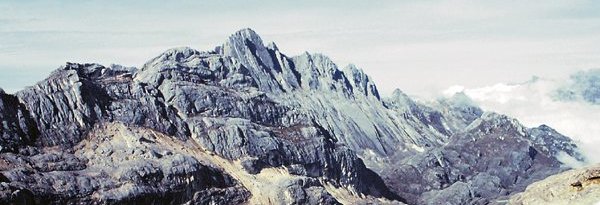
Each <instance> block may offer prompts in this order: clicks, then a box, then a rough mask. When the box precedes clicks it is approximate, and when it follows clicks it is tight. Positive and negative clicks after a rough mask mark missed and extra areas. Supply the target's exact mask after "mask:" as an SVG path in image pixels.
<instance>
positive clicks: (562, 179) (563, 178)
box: [509, 165, 600, 205]
mask: <svg viewBox="0 0 600 205" xmlns="http://www.w3.org/2000/svg"><path fill="white" fill-rule="evenodd" d="M509 203H510V204H518V205H521V204H523V205H525V204H582V205H584V204H589V205H594V204H598V203H600V165H594V166H590V167H586V168H580V169H575V170H570V171H566V172H564V173H560V174H557V175H554V176H550V177H548V178H546V179H544V180H542V181H539V182H535V183H533V184H531V185H529V186H528V187H527V189H526V190H525V191H524V192H523V193H519V194H516V195H514V196H513V197H511V198H510V201H509Z"/></svg>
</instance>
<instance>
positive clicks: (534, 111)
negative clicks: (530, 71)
mask: <svg viewBox="0 0 600 205" xmlns="http://www.w3.org/2000/svg"><path fill="white" fill-rule="evenodd" d="M569 83H571V81H570V80H569V79H568V78H566V77H565V78H564V79H543V78H533V79H532V80H530V81H527V82H525V83H519V84H508V83H498V84H495V85H490V86H484V87H478V88H477V87H475V88H465V87H464V86H452V87H450V88H448V89H447V90H445V91H444V92H443V93H444V95H446V96H448V95H452V94H454V93H457V92H464V93H465V94H466V95H467V96H469V97H470V98H472V99H473V101H474V102H476V103H478V104H479V105H480V106H481V107H482V108H483V109H484V110H488V111H495V112H499V113H503V114H507V115H509V116H512V117H515V118H517V119H519V121H521V122H522V123H523V124H524V125H526V126H528V127H535V126H539V125H541V124H546V125H549V126H551V127H553V128H555V129H556V130H557V131H559V132H560V133H562V134H564V135H566V136H568V137H570V138H572V139H573V140H574V141H576V143H577V144H578V146H579V147H580V149H581V150H582V151H583V152H584V154H585V155H586V157H587V158H588V160H589V162H590V163H599V162H600V149H598V147H600V126H598V125H599V124H600V118H599V117H598V116H600V106H599V105H593V104H590V103H588V102H585V101H583V100H574V101H558V100H556V99H555V98H554V97H553V93H554V92H555V91H556V90H557V89H559V88H561V87H564V86H565V85H567V84H569Z"/></svg>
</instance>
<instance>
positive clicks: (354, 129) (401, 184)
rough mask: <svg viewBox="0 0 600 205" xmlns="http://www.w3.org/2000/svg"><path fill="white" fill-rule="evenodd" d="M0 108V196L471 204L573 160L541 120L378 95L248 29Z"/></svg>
mask: <svg viewBox="0 0 600 205" xmlns="http://www.w3.org/2000/svg"><path fill="white" fill-rule="evenodd" d="M0 119H1V120H2V123H3V124H2V127H1V128H2V129H1V130H0V132H1V133H2V138H0V143H1V144H0V145H1V146H2V150H1V153H0V158H2V159H3V162H1V163H0V170H1V173H2V176H1V177H0V181H1V182H0V198H1V200H3V201H2V202H5V203H20V202H23V203H38V204H44V203H50V204H63V203H99V204H131V203H134V204H135V203H137V204H180V203H190V204H209V203H217V204H240V203H251V204H338V203H340V202H343V203H354V202H355V203H358V202H360V203H383V204H400V203H402V202H405V201H407V202H410V203H423V204H428V203H433V204H435V203H437V202H439V201H440V200H442V199H444V198H447V197H446V196H452V200H451V201H450V202H456V203H463V202H465V203H466V202H482V203H483V202H488V201H490V200H492V199H495V198H497V197H500V196H504V195H506V194H509V193H513V192H515V191H517V190H522V188H523V187H524V186H526V185H527V184H529V183H531V182H533V181H534V180H537V179H541V178H543V177H545V176H548V175H550V174H553V173H556V172H558V171H559V170H562V169H563V167H561V162H560V161H558V160H557V157H558V155H561V156H562V155H565V154H566V155H569V156H572V157H573V158H575V159H576V160H583V158H582V157H581V155H579V153H578V151H577V148H576V145H575V144H573V143H572V142H571V141H570V140H569V139H568V138H566V137H564V136H562V135H560V134H559V133H557V132H556V131H554V130H552V129H551V128H549V127H545V126H542V127H539V128H531V129H529V128H525V127H523V126H521V125H519V124H518V122H516V120H513V119H510V118H507V117H505V116H501V115H497V114H491V113H486V114H484V113H483V111H482V110H481V109H479V108H478V107H476V106H474V105H473V104H472V103H470V102H469V100H468V99H467V98H466V96H461V95H457V96H455V97H453V98H450V99H440V100H438V101H436V102H434V103H423V102H419V101H416V100H413V99H412V98H410V97H409V96H407V95H405V94H404V93H402V92H401V91H400V90H398V91H396V92H394V94H393V95H392V96H391V97H389V98H384V97H381V96H380V94H379V92H378V90H377V87H376V85H375V83H374V82H373V80H372V79H371V78H370V77H369V76H368V75H366V74H365V73H364V72H363V71H362V70H361V69H359V68H357V67H356V66H354V65H349V66H346V67H345V69H343V71H342V70H340V69H339V68H338V66H337V65H336V64H335V63H333V62H332V61H331V60H330V59H329V58H328V57H326V56H324V55H321V54H311V53H303V54H302V55H299V56H295V57H288V56H286V55H284V54H283V53H281V52H280V51H279V49H278V48H277V46H276V45H275V44H274V43H271V44H268V45H265V44H264V43H263V41H262V39H261V38H260V37H259V36H258V35H257V34H256V33H255V32H254V31H252V30H250V29H243V30H241V31H238V32H236V33H235V34H233V35H231V36H230V37H229V39H228V40H227V41H226V42H225V43H224V44H223V45H221V46H218V47H217V48H215V49H214V50H212V51H206V52H201V51H197V50H194V49H191V48H186V47H184V48H175V49H171V50H168V51H166V52H164V53H162V54H160V55H159V56H157V57H156V58H153V59H151V60H150V61H148V62H147V63H146V64H144V65H143V66H142V67H141V68H139V69H138V68H130V67H123V66H119V65H111V66H108V67H105V66H102V65H98V64H77V63H67V64H66V65H64V66H62V67H61V68H59V69H57V70H56V71H54V72H53V73H52V74H51V75H50V76H49V77H48V78H47V79H45V80H43V81H41V82H39V83H37V84H36V85H34V86H31V87H28V88H25V89H24V90H22V91H19V92H17V93H16V94H15V95H10V94H5V93H3V92H0ZM458 193H460V194H458Z"/></svg>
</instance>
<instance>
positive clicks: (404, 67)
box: [0, 0, 600, 95]
mask: <svg viewBox="0 0 600 205" xmlns="http://www.w3.org/2000/svg"><path fill="white" fill-rule="evenodd" d="M596 2H597V1H596ZM598 11H600V3H595V2H594V1H583V0H569V1H567V0H565V1H548V0H546V1H507V0H503V1H478V2H475V1H327V2H323V1H299V2H288V1H216V2H209V1H112V2H109V1H52V2H49V1H6V0H4V1H1V2H0V87H2V88H4V89H5V90H7V91H9V92H12V91H15V90H18V89H21V88H22V87H23V86H26V85H32V84H34V83H35V82H36V81H39V80H42V79H43V78H44V77H45V76H47V75H48V74H49V73H50V71H52V70H54V69H56V68H57V67H59V66H60V65H63V64H64V63H65V62H66V61H70V62H98V63H102V64H106V65H108V64H111V63H118V64H123V65H127V66H140V65H142V64H143V63H144V62H145V61H146V60H149V59H150V58H152V57H154V56H156V55H158V54H160V53H161V52H162V51H164V50H166V49H169V48H172V47H178V46H190V47H192V48H195V49H198V50H209V49H212V48H213V47H214V46H217V45H219V44H221V43H222V42H223V41H225V39H226V38H227V37H228V36H229V35H230V34H231V33H233V32H235V31H236V30H238V29H241V28H245V27H250V28H253V29H254V30H256V31H257V32H258V33H259V34H260V35H261V36H262V37H263V40H265V41H266V42H269V41H275V42H276V43H277V44H278V46H279V48H280V49H281V50H283V52H284V53H287V54H288V55H297V54H300V53H301V52H303V51H305V50H306V51H309V52H320V53H324V54H326V55H328V56H330V57H331V58H332V59H333V60H334V61H335V62H337V63H338V65H340V66H344V65H345V64H348V63H354V64H356V65H358V66H359V67H362V68H363V69H364V70H365V71H366V72H367V73H368V74H370V75H371V76H372V77H373V78H374V79H375V81H376V82H377V84H378V85H379V87H380V89H381V90H382V92H383V93H384V94H389V93H390V92H391V91H392V90H393V89H394V88H396V87H398V88H401V89H403V90H405V91H406V92H408V93H409V94H414V95H431V94H432V93H437V92H440V91H441V90H443V89H445V88H447V87H449V86H451V85H457V84H458V85H464V86H469V87H471V86H482V85H489V84H493V83H497V82H519V81H525V80H527V79H529V78H530V77H531V76H532V75H540V76H546V77H560V76H566V75H567V74H568V73H571V72H573V71H575V70H580V69H588V68H598V67H600V58H599V56H600V12H598Z"/></svg>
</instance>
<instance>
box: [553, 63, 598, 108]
mask: <svg viewBox="0 0 600 205" xmlns="http://www.w3.org/2000/svg"><path fill="white" fill-rule="evenodd" d="M552 94H553V97H554V99H555V100H559V101H576V100H582V101H584V102H587V103H590V104H593V105H600V69H592V70H587V71H579V72H577V73H574V74H573V75H571V76H570V79H569V83H568V84H567V85H564V86H562V87H561V88H558V89H557V90H555V91H554V92H553V93H552Z"/></svg>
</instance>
